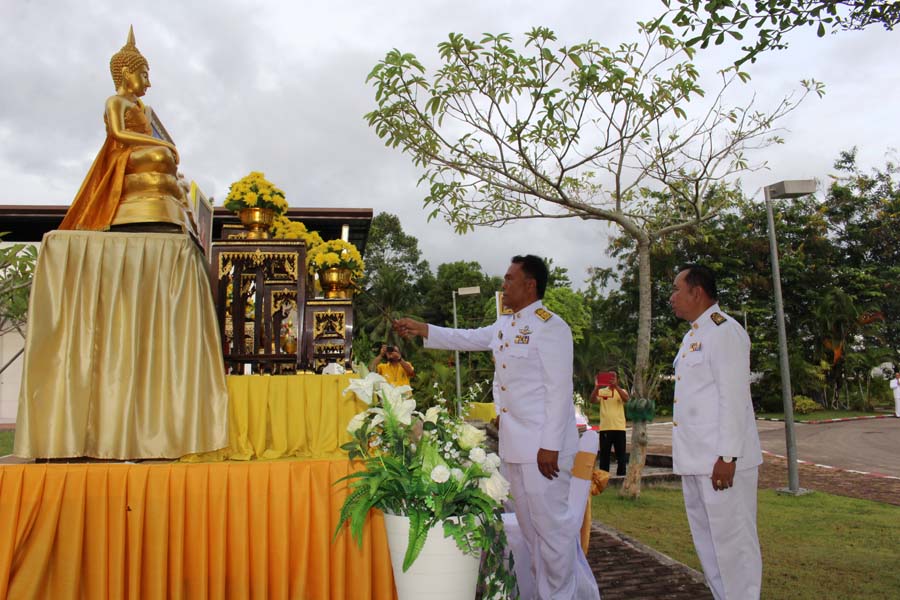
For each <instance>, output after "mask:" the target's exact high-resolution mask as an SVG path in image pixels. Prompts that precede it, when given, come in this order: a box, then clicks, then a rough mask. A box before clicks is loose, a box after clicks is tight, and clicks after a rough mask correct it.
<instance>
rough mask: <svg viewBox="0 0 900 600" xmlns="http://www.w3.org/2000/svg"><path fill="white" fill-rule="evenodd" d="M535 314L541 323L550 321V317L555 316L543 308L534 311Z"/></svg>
mask: <svg viewBox="0 0 900 600" xmlns="http://www.w3.org/2000/svg"><path fill="white" fill-rule="evenodd" d="M534 314H536V315H537V316H538V318H539V319H540V320H541V321H549V320H550V317H552V316H553V313H551V312H550V311H547V310H545V309H543V308H538V309H537V310H535V311H534Z"/></svg>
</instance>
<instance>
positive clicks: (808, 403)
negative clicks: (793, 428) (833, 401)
mask: <svg viewBox="0 0 900 600" xmlns="http://www.w3.org/2000/svg"><path fill="white" fill-rule="evenodd" d="M821 409H822V407H821V406H819V405H818V404H817V403H816V402H815V401H814V400H813V399H812V398H810V397H808V396H794V413H795V414H798V415H808V414H809V413H811V412H815V411H817V410H821Z"/></svg>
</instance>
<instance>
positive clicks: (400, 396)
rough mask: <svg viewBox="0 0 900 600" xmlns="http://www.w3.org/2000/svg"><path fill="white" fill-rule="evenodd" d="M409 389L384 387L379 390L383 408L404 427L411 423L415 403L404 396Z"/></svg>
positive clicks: (402, 386) (404, 386) (406, 386)
mask: <svg viewBox="0 0 900 600" xmlns="http://www.w3.org/2000/svg"><path fill="white" fill-rule="evenodd" d="M410 389H411V388H410V387H409V386H408V385H401V386H400V387H393V386H390V385H386V386H383V387H382V388H381V395H382V398H384V406H385V407H386V408H388V409H389V410H390V411H391V414H393V415H394V417H396V419H397V420H398V421H400V422H401V423H403V424H404V425H409V424H410V423H412V414H413V411H415V410H416V401H415V400H413V399H412V398H409V397H407V396H405V395H404V394H405V392H407V391H409V390H410Z"/></svg>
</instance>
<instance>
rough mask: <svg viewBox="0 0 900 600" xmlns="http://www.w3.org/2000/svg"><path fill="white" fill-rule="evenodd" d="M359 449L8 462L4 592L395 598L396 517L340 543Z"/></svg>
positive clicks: (4, 469) (2, 484)
mask: <svg viewBox="0 0 900 600" xmlns="http://www.w3.org/2000/svg"><path fill="white" fill-rule="evenodd" d="M350 469H351V465H350V462H349V461H346V460H342V461H269V462H245V463H234V462H226V463H209V464H184V463H168V464H147V463H145V464H50V465H47V464H41V465H34V464H30V465H3V466H0V532H2V535H0V598H10V599H13V600H19V599H29V600H30V599H32V598H52V599H54V600H68V599H71V600H77V599H82V598H89V599H95V598H96V599H106V598H117V599H118V598H141V599H144V600H156V599H160V600H161V599H175V600H180V599H184V600H203V599H206V598H215V599H220V598H236V599H237V598H240V599H244V598H251V599H259V600H268V599H273V600H288V599H294V598H315V599H316V600H328V599H329V598H334V599H335V600H341V599H359V600H382V599H390V598H393V597H394V592H393V576H392V573H391V562H390V555H389V552H388V547H387V539H386V537H385V532H384V525H383V517H382V516H381V515H380V513H377V512H374V511H373V513H372V514H371V515H370V517H369V521H368V523H367V525H366V527H365V531H364V537H363V546H362V549H360V548H359V547H358V546H357V545H356V542H355V541H353V539H352V538H351V537H350V535H349V532H348V531H347V530H346V529H344V530H343V531H342V533H341V535H339V536H338V537H337V539H336V540H335V541H334V542H332V536H333V534H334V531H335V527H336V525H337V519H338V515H339V508H340V505H341V503H342V502H343V500H344V497H345V495H346V488H345V487H344V486H343V485H342V484H341V485H334V484H333V483H334V481H336V480H337V479H339V478H341V477H343V476H344V475H346V474H347V473H349V472H350Z"/></svg>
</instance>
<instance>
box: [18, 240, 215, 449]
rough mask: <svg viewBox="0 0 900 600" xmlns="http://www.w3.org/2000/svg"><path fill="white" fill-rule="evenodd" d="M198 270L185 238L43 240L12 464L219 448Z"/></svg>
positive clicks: (205, 286) (211, 332)
mask: <svg viewBox="0 0 900 600" xmlns="http://www.w3.org/2000/svg"><path fill="white" fill-rule="evenodd" d="M227 408H228V396H227V392H226V389H225V376H224V365H223V362H222V351H221V343H220V341H219V331H218V326H217V324H216V320H215V308H214V306H213V301H212V294H211V292H210V287H209V278H208V275H207V273H206V264H205V262H204V260H203V257H202V256H201V254H200V251H199V250H198V249H197V247H196V246H195V245H194V243H193V242H192V241H191V239H190V238H189V237H188V236H186V235H182V234H163V233H140V234H135V233H99V232H88V231H51V232H50V233H48V234H46V235H45V236H44V240H43V245H42V247H41V250H40V254H39V256H38V263H37V268H36V270H35V276H34V282H33V284H32V291H31V299H30V302H29V319H28V336H27V340H26V344H25V364H24V369H23V374H22V385H21V389H20V392H19V413H18V417H17V419H16V444H15V454H17V455H18V456H22V457H26V458H33V457H51V458H63V457H76V456H91V457H95V458H114V459H131V458H178V457H180V456H183V455H185V454H188V453H191V452H207V451H210V450H215V449H218V448H222V447H224V446H226V444H227V423H226V417H227Z"/></svg>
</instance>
